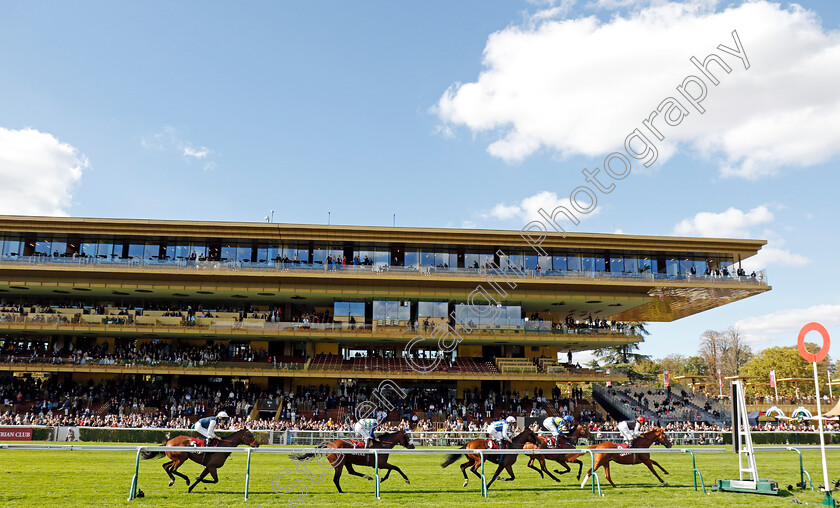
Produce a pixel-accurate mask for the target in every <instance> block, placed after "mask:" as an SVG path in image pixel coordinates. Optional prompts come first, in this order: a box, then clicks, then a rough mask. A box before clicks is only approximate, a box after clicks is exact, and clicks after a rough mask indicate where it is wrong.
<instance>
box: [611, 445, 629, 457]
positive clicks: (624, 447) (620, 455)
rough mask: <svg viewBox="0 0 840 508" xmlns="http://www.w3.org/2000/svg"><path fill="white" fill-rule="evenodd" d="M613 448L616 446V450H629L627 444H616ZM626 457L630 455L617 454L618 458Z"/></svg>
mask: <svg viewBox="0 0 840 508" xmlns="http://www.w3.org/2000/svg"><path fill="white" fill-rule="evenodd" d="M615 446H616V448H621V449H627V448H630V445H628V444H627V443H616V445H615ZM628 455H630V454H629V453H619V454H618V456H619V457H626V456H628Z"/></svg>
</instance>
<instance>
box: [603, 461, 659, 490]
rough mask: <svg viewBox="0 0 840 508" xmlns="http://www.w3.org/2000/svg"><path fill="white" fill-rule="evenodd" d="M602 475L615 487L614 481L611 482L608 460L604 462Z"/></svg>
mask: <svg viewBox="0 0 840 508" xmlns="http://www.w3.org/2000/svg"><path fill="white" fill-rule="evenodd" d="M654 474H656V473H654ZM604 477H605V478H606V479H607V481H608V482H610V485H612V486H613V487H615V483H613V481H612V477H610V464H609V462H607V463H606V464H604Z"/></svg>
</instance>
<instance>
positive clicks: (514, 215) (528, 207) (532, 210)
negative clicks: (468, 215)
mask: <svg viewBox="0 0 840 508" xmlns="http://www.w3.org/2000/svg"><path fill="white" fill-rule="evenodd" d="M584 199H586V198H583V197H582V198H581V204H583V205H589V203H588V202H585V201H583V200H584ZM558 206H564V207H566V208H567V209H569V210H570V211H572V213H574V214H575V216H576V217H577V218H578V220H583V219H585V218H588V217H591V216H593V215H595V214H597V213H598V211H599V210H600V208H598V207H596V208H595V209H594V210H593V211H592V212H590V213H589V214H581V213H576V212H575V211H574V208H573V207H572V205H571V202H570V201H569V198H563V199H560V198H558V197H557V194H556V193H554V192H549V191H542V192H538V193H537V194H534V195H533V196H528V197H527V198H524V199H523V200H522V201H520V202H519V203H514V204H507V203H497V204H496V206H494V207H493V208H491V209H490V211H489V212H485V213H482V214H481V217H482V218H485V219H487V218H494V219H499V220H513V219H516V220H518V221H521V222H522V223H523V224H525V223H526V222H529V221H532V220H543V221H544V220H545V219H543V218H542V216H541V215H540V214H539V210H540V208H542V209H543V210H545V212H546V213H547V214H550V213H552V211H554V209H555V208H557V207H558ZM561 219H562V220H563V221H565V222H568V223H569V224H572V223H571V221H569V220H568V219H566V218H565V216H564V215H563V214H558V216H557V219H556V220H557V221H558V222H560V221H561Z"/></svg>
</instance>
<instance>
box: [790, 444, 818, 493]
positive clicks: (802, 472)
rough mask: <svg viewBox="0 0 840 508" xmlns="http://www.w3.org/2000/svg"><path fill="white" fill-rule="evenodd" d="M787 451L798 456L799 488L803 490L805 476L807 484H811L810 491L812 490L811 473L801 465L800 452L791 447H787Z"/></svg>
mask: <svg viewBox="0 0 840 508" xmlns="http://www.w3.org/2000/svg"><path fill="white" fill-rule="evenodd" d="M788 450H790V451H792V452H796V453H797V454H798V455H799V485H798V486H799V487H800V488H801V489H802V490H805V476H806V475H807V476H808V483H810V484H811V490H814V482H812V481H811V473H809V472H808V471H806V470H805V467H803V465H802V452H800V451H799V450H798V449H797V448H794V447H793V446H788Z"/></svg>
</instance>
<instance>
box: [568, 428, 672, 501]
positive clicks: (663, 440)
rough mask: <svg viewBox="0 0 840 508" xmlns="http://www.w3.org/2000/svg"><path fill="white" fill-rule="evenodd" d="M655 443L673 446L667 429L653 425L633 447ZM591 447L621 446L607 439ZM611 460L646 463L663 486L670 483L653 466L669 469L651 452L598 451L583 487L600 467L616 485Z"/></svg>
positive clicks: (608, 479) (620, 462)
mask: <svg viewBox="0 0 840 508" xmlns="http://www.w3.org/2000/svg"><path fill="white" fill-rule="evenodd" d="M655 443H659V444H661V445H663V446H665V448H670V447H671V440H670V439H668V436H667V435H666V434H665V429H662V428H659V427H653V428H652V429H650V430H649V431H647V432H645V433H644V434H642V435H641V436H639V437H637V438H636V440H635V441H634V443H633V447H634V448H650V447H651V445H653V444H655ZM589 448H590V449H599V450H604V449H607V448H608V449H613V450H614V449H616V448H620V446H618V445H617V444H615V443H612V442H610V441H606V442H604V443H600V444H597V445H592V446H590V447H589ZM581 455H583V454H582V453H581V454H578V455H572V456H570V457H569V458H568V460H569V461H572V460H573V459H577V458H578V457H580V456H581ZM610 462H617V463H618V464H644V465H646V466H647V467H648V469H650V472H651V473H653V476H655V477H656V479H657V480H659V482H660V483H661V484H662V485H663V486H667V485H668V483H667V482H666V481H665V480H663V479H662V478H660V477H659V475H658V474H656V470H655V469H653V466H654V465H655V466H656V467H658V468H659V469H661V470H662V472H663V473H665V474H669V473H668V471H665V468H664V467H662V466H660V465H659V462H656V461H655V460H653V459H651V458H650V454H649V453H633V454H628V455H621V454H618V453H597V454H595V468H594V469H590V470H589V472H587V473H586V478H585V479H584V480H583V484H582V485H581V488H583V485H585V484H586V480H587V479H588V478H589V477H590V476H591V475H592V471H593V470H594V471H597V470H598V468H599V467H603V468H604V476H606V478H607V481H609V482H610V485H612V486H613V487H615V483H613V481H612V478H611V477H610Z"/></svg>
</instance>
